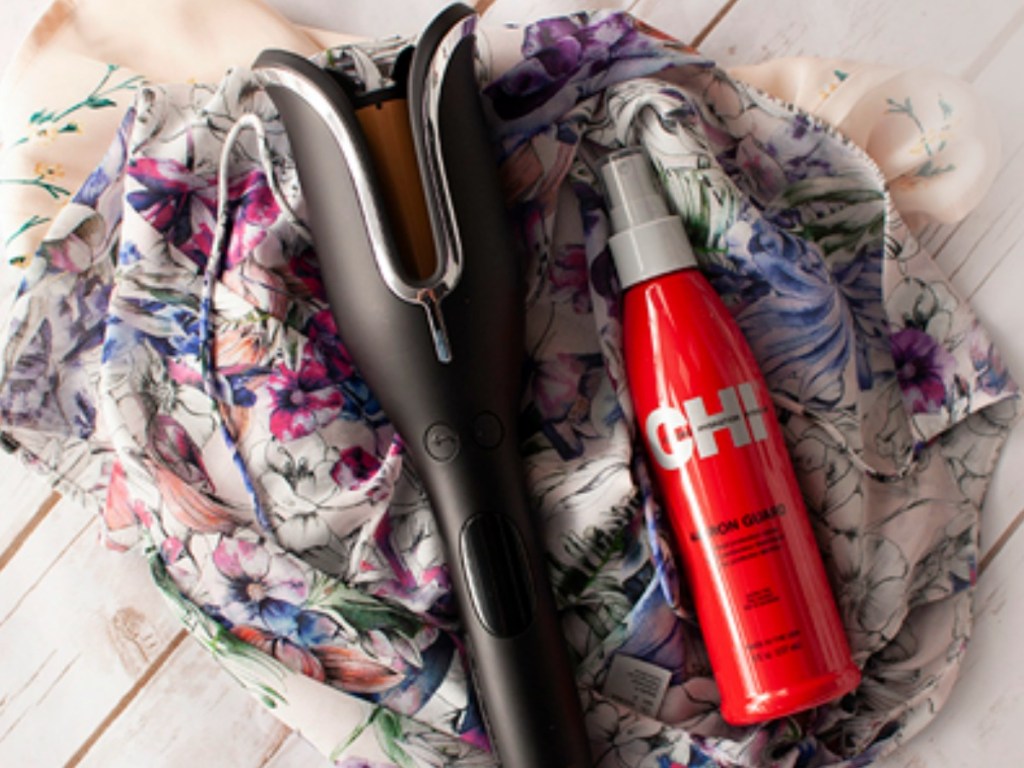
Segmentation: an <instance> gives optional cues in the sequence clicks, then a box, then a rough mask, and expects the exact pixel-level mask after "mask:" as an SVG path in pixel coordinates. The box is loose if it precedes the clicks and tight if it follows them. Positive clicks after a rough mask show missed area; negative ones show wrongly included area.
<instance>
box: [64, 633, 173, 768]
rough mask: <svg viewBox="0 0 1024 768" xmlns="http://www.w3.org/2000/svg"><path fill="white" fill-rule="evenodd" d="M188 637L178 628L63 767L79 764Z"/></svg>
mask: <svg viewBox="0 0 1024 768" xmlns="http://www.w3.org/2000/svg"><path fill="white" fill-rule="evenodd" d="M187 637H189V634H188V632H187V631H186V630H184V629H181V630H178V633H177V634H176V635H175V636H174V637H173V638H171V641H170V642H169V643H168V644H167V647H166V648H164V649H163V650H162V651H161V652H160V655H159V656H157V657H156V658H155V659H154V660H153V663H152V664H150V665H149V667H148V668H147V669H146V671H145V672H143V673H142V674H141V675H140V676H139V678H138V679H137V680H136V681H135V682H134V683H133V684H132V686H131V688H129V689H128V690H127V691H126V692H125V694H124V695H123V696H122V697H121V698H120V699H119V700H118V702H117V703H116V704H115V705H114V706H113V708H112V709H111V710H110V711H109V712H108V713H107V715H106V717H104V718H103V720H101V721H100V723H99V725H97V726H96V728H94V729H93V731H92V733H90V734H89V735H88V736H87V737H86V739H85V741H83V742H82V744H81V746H79V748H78V749H77V750H76V751H75V753H74V754H73V755H72V756H71V757H70V759H69V760H68V761H67V763H65V768H74V766H76V765H79V764H80V763H81V762H82V760H84V759H85V756H86V755H87V754H88V753H89V750H91V749H92V748H93V747H94V746H95V745H96V744H97V743H98V742H99V740H100V739H101V738H103V734H104V733H106V732H107V730H108V729H109V728H110V726H111V725H113V724H114V722H115V721H116V720H117V719H118V718H119V717H120V716H121V715H122V714H123V713H124V712H125V710H127V709H128V707H129V706H130V705H131V703H132V702H133V701H135V699H136V698H137V697H138V695H139V694H140V693H141V692H142V690H143V689H144V688H145V687H146V686H147V685H149V683H150V681H151V680H152V679H153V678H154V677H155V676H156V675H157V673H158V672H159V671H160V670H161V669H162V668H163V667H164V665H165V664H167V661H168V660H169V659H170V658H171V656H173V655H174V652H175V651H176V650H178V648H179V647H180V646H181V644H182V643H183V642H184V641H185V638H187Z"/></svg>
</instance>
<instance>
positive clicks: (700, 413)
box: [644, 381, 768, 469]
mask: <svg viewBox="0 0 1024 768" xmlns="http://www.w3.org/2000/svg"><path fill="white" fill-rule="evenodd" d="M718 403H719V408H720V410H718V411H717V412H715V413H708V408H707V406H706V405H705V404H704V398H703V397H693V398H690V399H689V400H686V401H685V402H684V403H683V411H685V414H684V413H683V411H680V410H679V409H678V408H673V407H671V406H667V405H663V406H661V407H659V408H655V409H654V410H653V411H651V412H650V414H649V415H648V416H647V422H646V423H645V424H644V429H645V431H646V433H647V444H648V445H649V446H650V448H651V453H652V454H653V455H654V458H655V459H656V460H657V462H658V463H659V464H660V465H661V466H663V467H664V468H665V469H681V468H682V467H683V465H685V464H686V462H688V461H689V460H690V459H691V458H692V457H693V454H694V451H695V450H696V453H697V457H698V458H700V459H706V458H708V457H709V456H715V455H716V454H717V453H718V439H719V435H720V433H722V432H728V433H729V436H730V437H731V438H732V444H733V445H734V446H735V447H737V448H742V447H743V446H745V445H749V444H750V443H751V442H755V443H757V442H760V441H762V440H765V439H767V438H768V430H767V429H766V428H765V422H764V412H765V408H764V406H763V405H761V404H760V403H758V402H757V391H756V390H755V389H754V384H753V382H750V381H745V382H743V383H742V384H740V385H739V386H736V387H726V388H725V389H720V390H718Z"/></svg>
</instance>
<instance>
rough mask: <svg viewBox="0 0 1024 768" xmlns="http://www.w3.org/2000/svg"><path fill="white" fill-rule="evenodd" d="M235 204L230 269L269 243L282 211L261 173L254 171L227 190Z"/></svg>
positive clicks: (230, 185)
mask: <svg viewBox="0 0 1024 768" xmlns="http://www.w3.org/2000/svg"><path fill="white" fill-rule="evenodd" d="M228 190H229V191H228V194H229V198H230V200H231V201H232V203H233V208H234V210H233V215H232V226H231V237H230V241H229V243H228V252H227V264H226V266H227V267H229V268H230V267H233V266H236V265H237V264H239V263H240V262H242V261H243V260H244V259H245V258H246V257H247V256H248V255H249V254H250V253H252V252H253V251H254V250H256V248H257V247H259V245H260V244H261V243H262V242H263V241H264V240H266V239H267V233H268V231H269V229H270V227H271V226H272V225H273V223H274V222H275V221H277V218H278V217H279V216H280V213H281V210H280V208H278V207H277V201H276V200H274V195H273V193H272V192H271V190H270V186H269V185H268V184H267V177H266V176H265V175H264V174H263V171H262V170H253V171H250V172H249V173H247V174H245V175H244V176H243V177H241V178H239V179H236V180H234V181H232V182H231V184H229V186H228Z"/></svg>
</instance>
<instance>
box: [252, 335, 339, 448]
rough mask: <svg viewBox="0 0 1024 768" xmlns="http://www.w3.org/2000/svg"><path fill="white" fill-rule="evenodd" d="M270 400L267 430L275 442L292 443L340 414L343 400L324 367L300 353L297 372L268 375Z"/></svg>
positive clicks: (290, 371)
mask: <svg viewBox="0 0 1024 768" xmlns="http://www.w3.org/2000/svg"><path fill="white" fill-rule="evenodd" d="M267 387H268V388H269V390H270V396H271V398H272V399H273V405H272V413H271V415H270V431H271V433H272V434H273V435H274V437H276V438H277V439H278V440H284V441H289V440H296V439H298V438H300V437H305V436H306V435H309V434H311V433H313V432H315V431H316V430H317V429H319V428H321V427H324V426H326V425H327V424H330V423H331V422H332V421H334V419H336V418H338V417H339V416H341V415H342V411H343V409H344V406H345V398H344V395H343V394H342V392H341V390H340V389H339V388H338V387H337V386H335V385H334V384H333V383H332V381H331V380H330V378H329V377H328V375H327V367H326V366H325V365H324V364H323V363H322V362H320V361H319V360H318V359H316V358H315V357H314V356H313V355H312V354H310V351H309V347H308V346H307V347H306V349H305V350H304V354H303V357H302V361H301V362H300V364H299V367H298V369H297V370H292V369H290V368H285V367H281V368H278V369H277V370H276V371H274V372H273V373H271V374H270V377H269V379H268V380H267Z"/></svg>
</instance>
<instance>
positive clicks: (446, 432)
mask: <svg viewBox="0 0 1024 768" xmlns="http://www.w3.org/2000/svg"><path fill="white" fill-rule="evenodd" d="M423 447H424V448H425V449H426V451H427V454H428V455H429V456H430V458H432V459H433V460H434V461H440V462H446V461H451V460H452V459H454V458H455V457H456V456H458V455H459V433H458V432H456V431H455V429H454V428H453V427H451V426H450V425H448V424H445V423H444V422H443V421H438V422H436V423H434V424H431V425H430V426H429V427H427V431H426V433H425V434H424V435H423Z"/></svg>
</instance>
